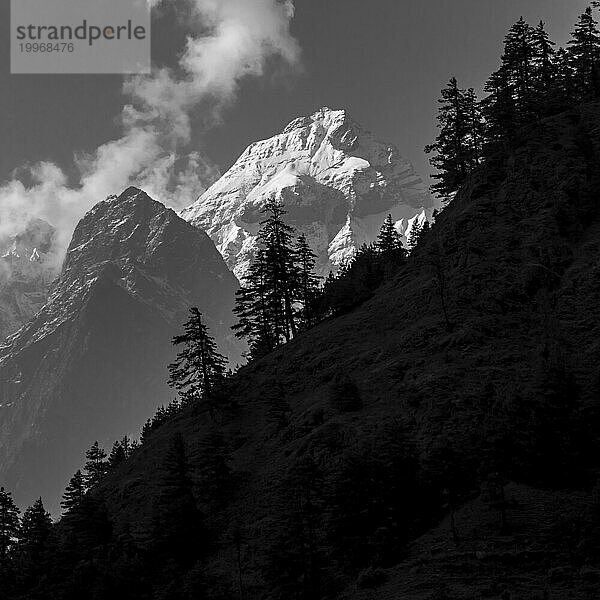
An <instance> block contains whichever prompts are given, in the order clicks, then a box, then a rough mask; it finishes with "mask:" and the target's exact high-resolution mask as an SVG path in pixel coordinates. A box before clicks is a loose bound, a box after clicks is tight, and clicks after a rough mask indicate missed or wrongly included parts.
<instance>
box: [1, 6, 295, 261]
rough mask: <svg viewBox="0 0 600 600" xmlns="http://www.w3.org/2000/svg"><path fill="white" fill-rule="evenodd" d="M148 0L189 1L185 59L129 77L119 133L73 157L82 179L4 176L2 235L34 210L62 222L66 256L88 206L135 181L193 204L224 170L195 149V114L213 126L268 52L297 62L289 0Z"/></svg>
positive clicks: (30, 172)
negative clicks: (73, 181) (74, 181)
mask: <svg viewBox="0 0 600 600" xmlns="http://www.w3.org/2000/svg"><path fill="white" fill-rule="evenodd" d="M148 1H149V2H150V3H151V4H152V5H153V6H155V7H157V8H160V6H159V5H160V4H165V5H166V4H167V3H169V2H177V3H185V4H186V5H187V8H189V9H190V14H191V24H190V23H188V24H187V27H191V30H192V33H191V34H189V35H188V38H187V42H186V46H185V48H184V49H183V52H182V54H181V58H180V61H179V64H178V65H177V67H176V68H172V69H167V68H161V69H157V70H156V71H155V72H154V74H153V75H151V76H140V77H132V78H129V79H127V80H126V81H125V82H124V85H123V92H124V94H125V96H126V97H127V98H128V99H129V102H128V103H127V104H126V105H125V106H124V107H123V111H122V114H121V123H122V130H123V134H122V137H121V138H120V139H117V140H113V141H111V142H108V143H106V144H104V145H103V146H100V147H99V148H98V149H97V151H96V152H95V153H93V154H92V155H91V156H78V157H76V158H75V164H76V167H77V169H78V173H79V181H78V182H77V184H76V185H70V184H69V182H68V180H67V177H66V175H65V173H64V172H63V171H62V170H61V169H60V168H59V167H58V166H56V165H54V164H51V163H40V164H37V165H34V166H29V167H24V168H23V169H21V170H20V172H21V177H18V176H15V178H13V179H12V180H11V181H8V182H6V183H4V184H1V185H0V238H1V237H2V236H3V235H6V234H8V235H14V234H15V233H17V232H18V231H19V230H20V229H22V227H23V225H24V223H25V222H26V221H27V220H28V219H29V218H31V217H40V218H44V219H46V220H48V221H49V222H51V223H52V224H53V225H54V226H55V227H57V229H58V231H59V238H58V239H59V244H58V248H57V252H58V254H59V255H60V254H61V253H62V252H64V250H65V248H66V246H67V244H68V242H69V239H70V235H71V233H72V231H73V228H74V226H75V224H76V223H77V221H78V220H79V219H80V218H81V217H82V216H83V214H84V213H85V212H86V211H87V210H89V209H90V208H91V207H92V206H93V205H94V204H95V203H97V202H98V201H100V200H103V199H104V198H105V197H106V196H107V195H109V194H119V193H120V192H121V191H122V190H123V189H125V188H126V187H128V186H129V185H136V186H138V187H141V188H143V189H145V190H146V191H147V192H148V194H150V195H151V196H153V197H154V198H156V199H157V200H160V201H162V202H164V203H166V204H168V205H170V206H173V207H175V208H181V207H183V206H185V205H187V204H189V203H191V202H192V201H193V200H195V198H196V197H197V196H198V195H199V194H200V193H201V192H202V191H203V189H204V188H205V186H206V185H207V184H210V183H212V181H214V179H215V177H216V176H217V175H218V173H217V171H216V169H215V167H214V166H212V165H211V164H210V162H209V161H208V159H206V158H205V157H204V156H203V155H202V154H201V153H200V151H198V149H190V148H189V144H190V140H191V137H192V115H193V113H194V112H195V111H197V112H201V113H202V114H205V115H209V118H208V119H207V121H206V122H205V123H204V126H210V125H211V124H214V122H216V121H218V120H219V119H220V118H221V115H222V111H223V109H224V108H225V107H227V106H229V105H230V104H231V103H232V102H234V101H235V99H236V96H237V93H238V90H239V86H240V84H241V82H242V81H243V80H244V79H245V78H247V77H261V76H263V75H265V73H266V70H267V69H268V66H269V63H270V61H271V60H273V59H278V60H280V61H283V62H284V63H286V64H289V65H292V66H295V67H297V66H299V64H300V48H299V46H298V43H297V41H296V40H295V39H294V38H293V36H292V35H291V33H290V23H291V20H292V18H293V14H294V6H293V2H292V0H282V1H279V0H148ZM48 118H51V115H48ZM23 180H28V181H29V183H28V185H26V184H25V183H23Z"/></svg>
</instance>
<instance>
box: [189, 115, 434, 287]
mask: <svg viewBox="0 0 600 600" xmlns="http://www.w3.org/2000/svg"><path fill="white" fill-rule="evenodd" d="M269 198H277V199H279V200H281V201H282V202H283V203H284V204H285V206H286V208H287V210H288V215H287V218H288V221H289V222H290V223H291V224H293V225H294V226H295V227H296V228H297V229H298V230H300V231H301V232H303V233H305V234H306V236H307V239H308V241H309V243H310V244H311V247H312V248H313V250H314V251H315V252H316V254H317V256H318V264H317V267H318V271H319V272H320V274H321V275H327V274H328V273H329V271H330V270H332V269H335V267H336V266H338V265H340V264H341V263H343V262H344V261H346V260H348V259H349V258H350V257H351V256H352V255H353V254H354V252H355V250H356V248H357V247H359V246H360V245H361V244H363V243H364V242H372V241H373V240H374V239H375V237H376V236H377V234H378V232H379V228H380V226H381V224H382V223H383V220H384V219H385V217H386V216H387V214H388V213H391V214H392V215H393V217H394V219H395V220H396V221H397V228H398V231H399V232H400V233H402V234H403V235H404V236H407V235H408V234H409V233H410V229H411V227H412V224H413V223H414V221H415V218H418V219H420V220H421V221H422V220H423V219H424V218H425V215H426V214H427V215H428V216H429V215H430V213H431V211H432V198H431V197H430V195H429V193H428V192H427V189H426V185H425V184H424V183H423V181H422V180H421V178H420V177H419V176H418V175H417V174H416V173H415V171H414V169H413V167H412V165H411V164H410V163H409V162H408V161H406V160H405V159H403V158H402V157H401V156H399V155H398V151H397V149H396V148H394V147H393V146H390V145H389V144H385V143H382V142H380V141H378V140H377V139H376V138H375V137H374V136H373V135H372V134H371V133H370V132H368V131H365V130H363V129H362V128H361V127H360V126H359V125H358V124H357V123H355V122H354V121H353V120H352V119H351V118H350V117H349V116H348V115H347V113H346V112H345V111H343V110H331V109H329V108H322V109H321V110H319V111H317V112H316V113H314V114H313V115H311V116H310V117H301V118H298V119H295V120H294V121H292V122H291V123H290V124H289V125H288V126H287V127H286V128H285V129H284V130H283V132H282V133H281V134H279V135H276V136H274V137H272V138H270V139H267V140H264V141H260V142H256V143H254V144H252V145H251V146H249V147H248V148H247V149H246V151H245V152H244V153H243V154H242V155H241V156H240V158H239V159H238V160H237V162H236V163H235V164H234V165H233V166H232V167H231V169H229V171H227V173H225V174H224V175H223V177H221V179H219V180H218V181H217V182H216V183H215V184H214V185H213V186H212V187H211V188H209V189H208V190H207V191H206V192H205V193H204V194H203V195H202V196H201V197H200V198H199V199H198V200H197V201H196V202H195V203H194V204H193V205H192V206H190V207H189V208H188V209H186V210H184V211H183V212H182V217H183V218H184V219H186V220H188V221H189V222H191V223H192V224H194V225H196V226H198V227H200V228H201V229H204V230H205V231H206V232H207V233H208V235H210V237H211V238H212V240H213V241H214V243H215V245H216V246H217V248H218V249H219V251H220V252H221V254H222V255H223V257H224V259H225V261H226V262H227V265H228V266H229V268H230V269H232V270H233V272H234V273H235V274H236V276H237V277H238V278H242V277H243V276H244V274H245V273H246V271H247V268H248V266H249V263H250V262H251V260H252V257H253V254H254V252H255V244H256V233H257V231H258V228H259V222H260V221H261V220H262V218H263V217H262V215H261V213H260V210H261V208H262V207H263V205H264V203H265V201H266V200H267V199H269Z"/></svg>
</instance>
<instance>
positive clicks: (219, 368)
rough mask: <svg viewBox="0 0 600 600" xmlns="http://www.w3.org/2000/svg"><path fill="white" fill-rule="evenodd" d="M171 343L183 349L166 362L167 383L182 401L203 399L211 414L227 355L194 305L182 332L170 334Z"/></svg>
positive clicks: (216, 399) (217, 399)
mask: <svg viewBox="0 0 600 600" xmlns="http://www.w3.org/2000/svg"><path fill="white" fill-rule="evenodd" d="M173 345H174V346H183V349H182V350H181V351H180V352H179V353H178V354H177V358H176V359H175V361H174V362H173V363H172V364H170V365H169V374H170V376H169V381H168V384H169V386H170V387H172V388H175V389H176V390H177V391H178V392H179V395H180V396H181V398H182V400H184V401H185V402H197V401H202V400H204V401H206V402H207V403H208V408H209V411H210V412H211V415H212V414H213V413H214V410H215V408H216V407H217V404H218V401H219V398H220V395H221V392H222V386H223V380H224V378H225V366H226V364H227V359H226V358H225V357H224V356H223V355H222V354H220V353H219V351H218V350H217V345H216V344H215V340H214V338H213V337H212V336H211V335H210V334H209V333H208V329H207V327H206V325H205V324H204V322H203V320H202V313H201V312H200V311H199V310H198V308H197V307H195V306H193V307H192V308H190V317H189V319H188V320H187V322H186V323H185V324H184V333H183V334H182V335H178V336H175V337H174V338H173Z"/></svg>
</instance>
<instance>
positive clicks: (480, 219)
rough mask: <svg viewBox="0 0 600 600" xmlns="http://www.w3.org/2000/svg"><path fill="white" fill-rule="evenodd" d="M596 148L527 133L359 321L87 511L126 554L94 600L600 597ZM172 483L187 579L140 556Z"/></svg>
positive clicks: (238, 387) (163, 448) (244, 380)
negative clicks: (120, 598) (124, 595)
mask: <svg viewBox="0 0 600 600" xmlns="http://www.w3.org/2000/svg"><path fill="white" fill-rule="evenodd" d="M599 139H600V111H599V107H598V105H595V104H594V105H586V106H584V107H583V108H581V109H577V110H572V111H571V112H569V113H566V114H563V115H561V116H559V117H556V118H552V119H549V120H546V121H544V122H542V123H539V124H537V125H535V126H532V127H530V128H528V129H525V130H523V132H522V134H521V137H520V139H518V140H517V141H516V147H515V150H514V151H513V152H511V153H510V154H507V155H504V154H499V155H498V156H497V157H496V158H495V159H494V158H493V159H490V160H488V162H487V164H486V165H485V166H484V167H483V168H482V169H480V170H479V171H477V172H475V173H474V174H473V175H472V176H471V179H470V181H469V183H468V184H467V186H466V189H465V190H464V191H463V192H462V193H460V194H459V196H458V197H457V198H456V199H455V200H454V201H453V202H452V203H451V204H450V205H449V206H448V208H447V209H446V210H445V211H444V212H443V213H442V214H441V215H440V216H439V217H438V218H437V221H436V223H435V225H434V226H433V228H432V230H431V231H430V232H429V233H428V234H427V236H426V237H423V239H422V240H421V242H420V243H419V246H418V247H417V249H416V250H415V251H414V253H413V256H412V257H411V259H410V260H409V262H408V265H407V266H406V268H404V269H403V270H402V271H401V272H399V273H398V276H397V277H396V278H395V279H394V281H393V282H391V283H390V284H388V285H386V286H385V287H384V288H382V289H380V290H379V291H378V292H377V293H376V295H375V296H374V297H373V298H372V299H371V300H369V301H368V302H366V303H365V304H363V305H362V306H360V307H359V308H357V309H356V310H354V311H352V312H350V313H348V314H346V315H344V316H341V317H339V318H335V319H331V320H329V321H326V322H324V323H322V324H321V325H319V326H317V327H316V328H314V329H313V330H311V331H309V332H308V333H305V334H302V335H300V336H298V337H297V338H296V339H295V340H293V341H292V342H291V343H289V344H287V345H286V346H284V347H283V348H282V349H280V350H278V351H276V352H275V353H273V354H271V355H269V356H267V357H266V358H264V359H262V360H260V361H256V362H254V363H252V364H251V365H250V366H248V367H245V368H243V369H242V370H241V371H240V372H239V374H238V375H237V376H236V377H235V379H234V382H233V383H234V388H235V392H232V394H233V398H232V399H233V400H234V401H235V402H234V406H233V407H232V408H230V410H229V411H225V412H224V413H223V414H222V415H220V416H219V417H218V418H217V420H216V421H214V422H213V421H211V420H210V419H209V418H208V416H207V415H206V413H205V412H204V411H202V410H195V409H194V408H190V409H188V410H187V411H184V412H183V413H182V414H181V415H180V416H179V417H177V418H175V419H173V420H172V421H170V422H168V423H166V424H165V425H163V426H162V427H161V428H160V429H158V430H157V431H155V432H152V433H151V435H150V436H149V437H148V439H147V440H146V441H145V443H144V444H143V446H142V447H141V449H139V450H137V451H136V452H135V453H134V454H133V455H132V457H131V458H130V459H129V460H128V461H127V462H126V463H125V464H124V465H123V466H122V467H120V468H119V469H118V470H117V471H116V472H115V473H113V475H111V476H110V477H109V478H108V479H107V480H106V481H105V482H104V483H103V484H101V485H100V486H99V487H98V488H97V489H96V490H95V492H94V494H93V495H94V497H95V499H96V500H95V501H96V502H99V501H100V500H103V501H105V502H106V507H107V508H106V510H107V511H108V512H107V513H106V514H105V513H102V514H105V517H104V518H109V519H110V521H111V522H112V527H113V530H112V531H113V534H114V539H115V540H116V541H115V544H116V545H117V546H116V547H119V548H129V550H127V552H126V554H125V555H122V556H127V557H128V558H127V560H125V558H121V559H119V562H118V563H113V562H111V561H112V560H113V559H111V557H110V555H108V554H103V555H102V559H101V560H99V561H98V562H96V564H95V566H91V565H89V564H88V565H87V567H86V568H87V569H88V570H87V571H86V573H87V577H88V578H87V579H86V585H88V584H89V586H90V588H88V589H91V588H93V586H97V589H98V590H104V591H103V592H100V591H99V592H98V594H99V595H97V596H94V597H98V598H101V597H106V596H103V595H102V593H104V594H106V593H108V592H107V590H109V591H110V590H113V589H121V586H123V585H124V583H123V582H127V581H129V580H130V579H128V578H131V577H133V578H134V579H135V578H136V577H138V578H139V577H142V576H141V575H139V573H145V575H144V576H143V577H142V578H141V579H140V584H139V585H136V587H135V590H133V591H131V592H130V594H131V595H130V597H132V598H150V597H152V598H158V597H160V598H180V597H181V598H188V597H190V598H191V597H198V596H197V595H194V593H198V590H200V589H201V590H204V591H203V593H204V596H203V597H207V598H286V599H288V598H307V599H308V598H326V597H330V598H342V597H343V598H356V599H358V598H360V599H362V598H372V599H375V598H407V599H409V598H410V599H417V598H418V599H421V598H423V599H433V598H438V599H442V598H444V599H446V598H452V599H453V598H461V599H462V598H482V597H488V598H532V599H533V598H566V597H571V598H591V597H595V596H596V595H597V594H598V593H600V570H599V567H600V562H599V560H600V545H599V544H598V536H597V532H598V531H599V530H598V526H599V524H600V509H599V507H598V500H597V493H593V492H592V489H593V488H594V484H595V482H596V477H597V470H598V467H599V466H600V464H599V463H598V460H597V456H598V454H597V450H598V448H597V439H596V438H597V436H596V434H595V432H596V428H597V426H598V420H597V417H596V415H597V408H598V404H599V401H600V396H599V394H600V389H599V381H600V379H599V375H600V371H599V364H598V356H599V351H600V348H599V344H600V342H599V339H600V335H599V334H600V331H599V328H600V325H599V318H600V302H599V300H600V258H599V257H600V252H599V250H600V220H599V218H598V215H599V209H600V197H599V195H598V189H600V187H599V186H600V177H599V173H600V170H599V167H600V160H599V158H600V154H599V152H600V145H599V142H598V140H599ZM506 156H508V158H506ZM440 290H442V291H443V293H441V292H440ZM442 300H443V302H444V305H445V307H446V312H447V318H446V317H445V316H444V314H443V310H442ZM353 384H354V385H355V387H354V386H353ZM348 390H352V391H351V392H349V391H348ZM349 394H351V395H352V396H353V401H352V402H348V396H349ZM176 456H179V457H180V458H179V459H178V460H179V462H177V460H176ZM182 456H184V457H185V458H181V457H182ZM182 461H183V462H182ZM184 463H185V464H186V465H187V466H186V468H185V471H186V473H188V474H189V476H190V477H191V480H190V484H189V485H190V487H189V490H190V493H191V494H192V495H193V498H194V500H195V502H196V504H197V506H198V507H199V508H200V510H201V513H202V515H203V517H202V518H203V527H204V528H205V529H204V530H203V533H202V534H201V535H200V534H199V535H198V536H197V537H195V538H194V539H193V541H190V540H189V539H188V538H185V536H184V534H183V533H182V534H181V535H182V536H183V537H181V538H178V539H180V540H185V539H188V542H186V543H188V544H191V545H189V546H184V547H185V548H188V550H190V552H189V553H188V554H187V558H186V560H187V561H188V562H186V561H185V560H183V559H180V558H178V557H177V556H175V554H174V552H175V551H174V550H173V548H176V547H177V546H178V544H174V545H172V546H171V548H172V550H168V549H166V550H165V548H168V547H169V546H161V545H158V546H156V545H153V544H155V543H158V542H152V543H150V542H148V540H149V539H154V540H156V539H160V538H157V537H156V535H157V534H156V531H160V527H159V529H156V527H157V525H156V521H155V518H156V514H157V513H156V510H157V506H160V505H161V502H167V501H168V498H169V493H170V492H168V490H171V491H172V490H173V489H175V488H174V487H173V486H174V483H173V477H172V473H173V472H174V471H173V465H175V464H179V465H180V467H181V465H182V464H184ZM169 465H170V466H169ZM177 472H179V471H177ZM169 473H170V474H171V475H169ZM182 481H183V480H182ZM167 482H169V483H167ZM509 482H513V483H509ZM182 485H183V484H182ZM177 489H180V490H181V489H183V488H182V487H180V488H177ZM186 489H187V488H186ZM177 498H179V500H178V501H177V502H181V501H182V500H181V496H177ZM173 506H181V504H177V503H176V504H174V505H173ZM90 510H92V509H90ZM98 510H100V509H98V508H96V509H93V510H92V514H95V515H98V514H100V513H98ZM160 514H162V515H164V514H167V515H168V514H170V513H169V512H168V511H167V513H165V512H164V511H163V512H162V513H160ZM69 522H70V521H69V520H68V519H66V520H65V523H64V526H63V535H64V536H66V537H65V539H67V540H68V539H69V533H68V531H69V527H70V526H72V525H69ZM452 522H454V526H452V525H451V523H452ZM190 523H191V521H190ZM151 532H155V534H154V537H153V536H152V535H151ZM148 536H150V537H148ZM182 543H183V542H182ZM82 548H83V546H82ZM82 551H83V550H82ZM123 551H124V550H123ZM158 557H161V558H160V560H159V558H158ZM157 560H159V564H160V566H159V567H157V568H156V569H157V570H155V571H153V573H152V575H150V574H149V573H148V571H147V569H146V567H144V566H143V565H148V564H158V563H154V562H153V561H157ZM145 561H149V562H145ZM190 561H191V562H190ZM115 569H116V570H115ZM136 569H137V570H136ZM136 573H137V575H136ZM174 573H176V574H177V575H173V574H174ZM90 582H92V583H90ZM60 585H64V581H63V583H61V584H60ZM60 585H59V587H58V588H57V589H61V588H60ZM70 585H72V588H73V589H74V590H75V589H77V583H76V581H72V582H71V584H70ZM47 589H52V586H51V585H50V586H48V587H47ZM93 589H96V588H93ZM150 590H152V591H150ZM190 590H195V591H194V592H193V593H192V591H190ZM186 594H187V595H186ZM590 594H591V595H590Z"/></svg>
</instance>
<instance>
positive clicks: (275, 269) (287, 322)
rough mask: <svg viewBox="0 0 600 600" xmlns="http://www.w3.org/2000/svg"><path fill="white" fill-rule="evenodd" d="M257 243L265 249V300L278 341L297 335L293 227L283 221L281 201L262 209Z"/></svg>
mask: <svg viewBox="0 0 600 600" xmlns="http://www.w3.org/2000/svg"><path fill="white" fill-rule="evenodd" d="M261 212H262V213H263V214H264V215H266V218H265V220H264V221H262V222H261V229H260V231H259V233H258V242H259V244H260V246H261V247H262V248H264V257H265V266H266V273H265V276H266V277H265V282H266V285H267V294H268V296H267V301H268V303H269V305H270V308H271V315H272V328H273V331H274V332H275V339H276V340H277V342H278V343H280V342H281V341H289V340H290V339H291V338H292V337H294V335H296V329H297V327H296V320H295V318H294V300H295V296H296V291H297V284H298V270H297V268H296V262H295V254H294V248H293V235H294V229H293V228H292V227H291V226H290V225H288V224H287V223H286V222H285V221H284V216H285V214H286V210H285V208H284V207H283V204H281V202H278V201H276V200H269V201H268V202H267V203H266V204H265V206H264V208H263V209H262V211H261Z"/></svg>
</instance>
